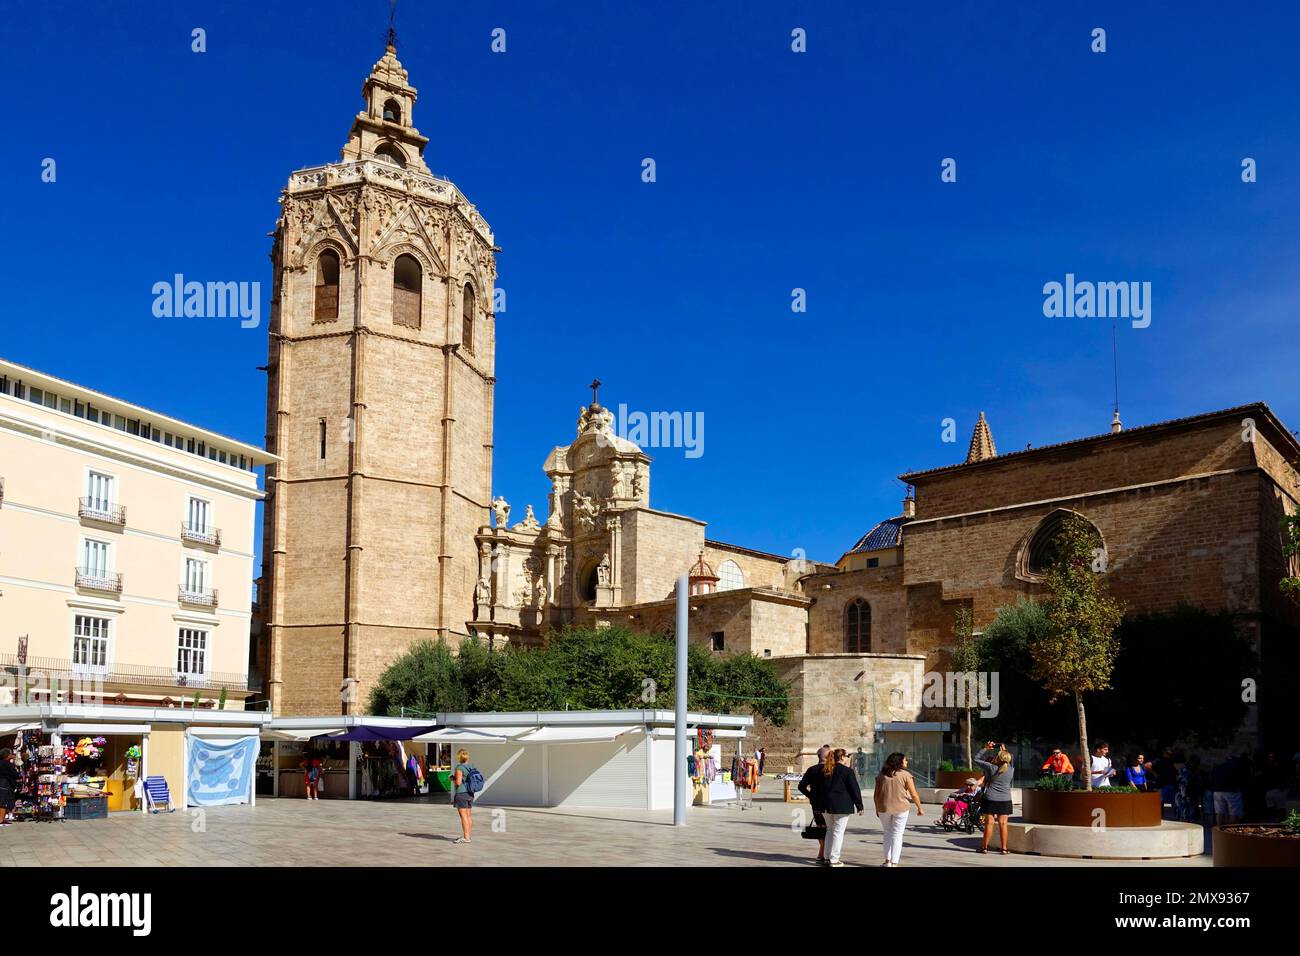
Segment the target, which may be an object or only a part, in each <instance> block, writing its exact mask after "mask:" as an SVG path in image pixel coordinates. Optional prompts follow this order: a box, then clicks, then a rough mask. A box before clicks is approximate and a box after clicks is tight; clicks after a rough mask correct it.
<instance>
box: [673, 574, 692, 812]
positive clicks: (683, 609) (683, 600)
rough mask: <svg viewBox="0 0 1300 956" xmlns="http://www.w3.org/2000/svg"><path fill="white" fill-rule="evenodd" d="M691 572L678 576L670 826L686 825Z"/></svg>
mask: <svg viewBox="0 0 1300 956" xmlns="http://www.w3.org/2000/svg"><path fill="white" fill-rule="evenodd" d="M689 587H690V575H689V574H683V575H682V576H681V577H680V578H678V579H677V675H676V677H675V678H674V680H673V688H674V690H675V691H676V693H677V707H676V711H675V713H674V715H673V759H674V760H676V761H677V763H676V766H675V767H674V768H673V826H675V827H684V826H686V640H687V633H688V631H689V628H690V619H689V616H688V612H689V610H690V607H689V604H688V600H687V595H686V592H687V590H688V589H689Z"/></svg>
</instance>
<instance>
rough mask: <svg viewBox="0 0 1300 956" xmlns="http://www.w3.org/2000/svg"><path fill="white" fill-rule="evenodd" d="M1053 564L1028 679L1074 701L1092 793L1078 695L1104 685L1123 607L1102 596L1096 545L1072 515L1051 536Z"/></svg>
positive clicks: (1084, 724) (1082, 522)
mask: <svg viewBox="0 0 1300 956" xmlns="http://www.w3.org/2000/svg"><path fill="white" fill-rule="evenodd" d="M1055 543H1056V560H1055V561H1053V563H1052V566H1051V568H1050V569H1048V572H1047V590H1048V597H1047V600H1046V601H1044V602H1043V609H1044V611H1045V612H1046V615H1047V630H1046V632H1045V633H1043V634H1040V635H1038V636H1037V637H1036V638H1035V639H1034V640H1033V641H1032V642H1031V643H1030V645H1029V656H1030V657H1031V658H1032V659H1033V668H1032V670H1031V671H1030V676H1031V677H1033V678H1034V679H1035V680H1037V681H1039V682H1040V683H1041V684H1042V685H1043V687H1044V688H1045V689H1046V690H1047V692H1048V694H1049V696H1050V697H1051V699H1052V700H1057V699H1058V698H1060V697H1064V696H1067V695H1073V696H1074V707H1075V713H1076V714H1077V715H1078V720H1079V753H1080V754H1081V755H1082V760H1083V762H1084V770H1083V774H1084V786H1085V789H1087V790H1091V789H1092V775H1091V774H1089V773H1088V772H1087V769H1086V768H1087V761H1088V754H1089V750H1088V717H1087V713H1086V712H1085V710H1084V706H1083V695H1084V694H1085V693H1088V692H1090V691H1099V690H1105V689H1106V688H1107V687H1109V686H1110V678H1111V671H1112V670H1113V669H1114V666H1115V657H1116V654H1117V653H1118V651H1119V642H1118V641H1117V640H1116V637H1115V629H1116V628H1117V627H1118V626H1119V622H1120V620H1121V619H1122V618H1123V616H1124V607H1123V605H1121V604H1120V603H1119V602H1117V601H1114V600H1112V599H1111V598H1110V597H1109V596H1108V595H1107V593H1106V587H1105V582H1104V581H1103V580H1102V578H1101V576H1100V575H1098V574H1097V573H1096V572H1095V571H1093V569H1092V565H1093V559H1094V552H1095V549H1096V548H1097V546H1098V545H1099V544H1100V540H1099V538H1098V536H1097V532H1096V531H1095V530H1094V529H1093V527H1092V525H1090V524H1088V522H1087V521H1085V520H1083V519H1082V518H1080V517H1078V516H1077V515H1073V516H1071V517H1069V518H1067V519H1066V520H1065V521H1064V522H1063V523H1062V525H1061V530H1060V531H1059V532H1058V533H1057V535H1056V540H1055Z"/></svg>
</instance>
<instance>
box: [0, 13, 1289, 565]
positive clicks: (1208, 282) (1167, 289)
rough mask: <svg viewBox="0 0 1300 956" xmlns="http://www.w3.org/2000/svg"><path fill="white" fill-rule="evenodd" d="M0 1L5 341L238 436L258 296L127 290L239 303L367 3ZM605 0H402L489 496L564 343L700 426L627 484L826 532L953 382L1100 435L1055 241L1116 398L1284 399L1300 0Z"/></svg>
mask: <svg viewBox="0 0 1300 956" xmlns="http://www.w3.org/2000/svg"><path fill="white" fill-rule="evenodd" d="M2 6H3V9H2V10H0V31H2V32H0V64H2V65H0V70H2V71H3V73H4V79H5V88H6V89H7V90H8V91H9V96H8V107H7V110H6V119H5V131H6V135H5V140H6V148H5V149H4V150H2V151H0V175H2V180H0V181H3V184H4V193H3V197H4V202H3V206H2V207H0V208H2V209H3V213H4V228H3V229H0V270H2V271H0V281H2V283H3V286H2V292H3V295H2V296H0V302H3V333H4V334H3V344H2V345H0V355H4V356H6V357H8V358H11V359H14V360H16V361H19V362H22V363H24V364H27V365H31V366H35V367H37V368H40V369H42V370H44V371H48V372H51V373H53V374H56V375H60V376H62V377H65V378H69V379H72V380H74V381H77V382H79V383H83V384H85V385H88V386H91V387H94V388H97V389H100V390H102V391H105V392H109V393H111V394H115V395H119V396H121V397H123V398H126V399H129V400H132V401H135V402H137V403H139V404H142V405H146V406H150V407H154V408H157V409H159V410H162V411H166V412H168V413H171V414H174V415H176V416H178V417H181V418H184V419H188V420H192V421H195V422H198V423H201V424H203V425H206V426H208V427H211V428H214V429H216V430H218V431H222V432H226V433H228V434H231V435H234V436H236V437H239V438H242V439H245V440H248V441H252V442H257V443H260V441H261V436H262V434H263V429H264V401H265V385H264V379H263V376H262V373H260V372H257V371H256V370H255V367H256V366H258V365H261V364H263V362H264V361H265V357H266V343H265V327H263V328H260V329H256V330H245V329H241V328H239V325H238V323H237V322H235V321H231V320H224V321H222V320H206V319H157V318H154V317H153V315H152V312H151V306H152V295H151V293H150V288H151V286H152V285H153V283H155V282H157V281H160V280H167V279H169V278H170V277H171V276H172V274H173V273H175V272H181V273H184V274H185V275H186V276H187V277H189V278H193V279H199V280H223V281H224V280H238V281H254V280H260V281H261V282H262V283H263V290H264V296H269V292H270V279H271V274H270V264H269V261H268V260H267V253H268V252H269V249H270V240H269V239H268V238H266V233H267V232H269V231H270V230H272V229H273V228H274V224H275V219H276V214H277V208H278V207H277V205H276V199H277V196H278V194H279V191H280V190H281V188H282V187H283V186H284V184H285V182H286V179H287V177H288V174H289V173H290V171H291V170H294V169H296V168H300V167H303V166H309V165H315V164H319V163H323V162H329V161H333V160H336V159H337V158H338V151H339V148H340V147H341V146H342V145H343V143H344V141H345V139H346V135H347V131H348V127H349V124H350V121H351V118H352V117H353V115H354V114H355V113H356V112H357V110H358V109H360V107H361V100H360V86H361V82H362V80H363V79H364V77H365V76H366V74H367V71H368V70H369V68H370V66H371V64H372V63H373V62H374V61H375V60H376V59H377V58H378V57H379V56H380V55H381V54H382V52H383V34H384V30H385V27H386V20H387V4H386V3H385V2H383V0H348V2H339V0H322V2H315V3H311V4H305V3H304V4H298V3H292V4H291V3H267V2H265V0H263V2H260V3H259V2H251V0H250V2H230V3H223V4H220V5H209V4H202V5H199V4H194V5H189V4H183V3H178V4H163V3H149V4H130V5H126V4H97V3H96V4H92V3H77V4H69V3H63V2H57V0H47V2H42V3H18V2H14V0H5V2H4V3H3V4H2ZM631 6H632V5H630V4H612V3H611V4H602V5H590V6H589V5H586V4H582V3H553V2H530V3H493V4H491V5H484V7H487V9H479V8H478V7H476V6H475V7H473V8H472V7H471V5H466V4H460V5H451V6H448V5H446V4H435V3H428V2H419V3H415V2H411V0H403V2H402V3H401V4H400V9H399V11H398V20H397V25H398V30H399V37H400V43H401V46H400V50H399V55H400V57H401V59H402V61H403V63H404V64H405V66H406V67H407V69H408V70H409V71H410V73H411V77H412V82H413V83H414V84H415V85H416V86H417V87H418V88H419V90H420V100H419V102H418V103H417V105H416V108H415V114H414V119H415V122H416V125H417V126H418V127H419V128H420V130H421V131H422V132H423V133H424V134H425V135H427V136H429V137H430V139H431V142H430V144H429V147H428V150H427V152H426V159H427V161H428V163H429V165H430V166H431V167H432V168H433V169H434V170H435V171H436V172H437V173H438V174H440V175H444V176H447V177H448V178H450V179H452V180H453V181H454V182H456V184H457V185H458V186H460V188H461V189H462V190H463V191H464V192H465V194H466V195H467V196H468V197H469V198H470V200H471V201H473V202H474V203H476V204H477V206H478V208H479V209H480V211H481V212H482V213H483V214H484V215H485V216H486V217H487V219H488V221H489V222H490V223H491V224H492V226H493V228H494V230H495V232H496V236H497V239H498V242H499V243H500V245H501V246H502V247H503V248H504V251H503V252H502V254H501V256H500V259H499V282H500V285H501V286H502V287H504V288H505V290H506V292H507V296H508V311H507V312H505V313H504V314H502V315H501V316H500V317H499V319H498V325H497V341H498V348H497V369H496V371H497V376H498V386H497V401H496V443H497V458H496V469H495V476H494V482H495V490H496V491H497V492H498V493H502V494H504V495H505V496H506V497H507V498H509V499H510V501H511V502H512V504H513V505H514V506H515V508H517V509H518V513H522V511H523V506H524V504H525V503H527V502H528V501H532V502H533V503H534V504H535V505H536V506H537V507H538V511H539V514H544V512H545V500H546V479H545V477H544V476H543V475H542V473H541V463H542V461H543V459H544V458H545V456H546V454H547V451H548V450H549V448H550V447H551V446H552V445H554V444H559V443H563V442H567V441H569V440H570V439H571V438H572V436H573V426H574V421H575V419H576V414H577V410H578V407H579V405H580V404H581V403H582V402H583V401H585V400H587V398H588V396H589V393H588V392H587V390H586V387H585V386H586V384H587V383H588V382H589V381H590V380H591V379H592V377H593V376H599V377H600V378H601V379H602V380H603V381H604V382H605V383H606V385H605V388H604V389H603V390H602V395H601V397H602V400H603V401H604V402H605V403H606V404H610V405H615V406H616V405H617V404H618V403H620V402H625V403H627V404H628V405H629V406H630V407H632V408H634V409H641V410H645V411H652V410H674V409H676V410H685V411H691V412H697V411H698V412H703V413H704V416H705V424H706V428H705V446H704V451H705V453H704V455H703V456H702V457H700V458H696V459H687V458H686V457H685V456H684V454H683V452H682V451H681V450H680V449H650V450H649V451H650V453H651V454H652V455H653V456H654V458H655V465H654V480H653V489H652V490H653V503H654V504H655V505H656V506H657V507H660V508H663V509H666V510H669V511H674V512H678V513H685V514H689V515H693V516H696V517H700V518H703V519H705V520H707V521H708V522H709V528H708V534H709V535H710V536H711V537H715V538H720V539H722V540H726V541H732V542H736V543H740V544H744V545H748V546H750V547H755V548H759V549H764V550H770V551H775V552H779V553H790V552H791V551H792V549H795V548H802V549H804V550H805V551H806V552H807V553H808V554H809V555H810V556H812V557H815V558H819V559H824V560H833V559H835V558H836V557H838V556H839V554H840V553H841V552H842V551H843V550H844V549H846V548H847V547H849V546H850V545H851V544H852V543H853V541H854V539H855V538H856V537H857V535H858V534H860V533H861V532H862V531H863V530H864V529H865V528H866V527H867V526H869V525H871V524H872V523H874V522H875V521H877V520H879V519H881V518H884V517H887V516H889V515H892V514H895V513H897V512H898V510H899V499H900V498H901V497H902V493H903V489H902V487H901V486H900V485H899V484H898V482H897V481H896V480H895V476H896V475H898V474H900V473H902V472H905V471H907V470H909V469H917V468H928V467H934V466H938V465H944V464H949V463H952V462H955V461H958V460H960V459H961V458H962V457H963V456H964V454H965V450H966V443H967V441H968V439H969V435H970V430H971V427H972V425H973V423H974V421H975V417H976V415H977V413H978V412H979V411H980V410H981V409H983V410H984V411H985V412H986V413H987V415H988V418H989V421H990V423H991V424H992V427H993V433H994V436H995V438H996V440H997V443H998V447H999V449H1000V450H1003V451H1009V450H1015V449H1020V448H1024V447H1025V445H1026V444H1027V443H1029V442H1032V443H1034V444H1035V445H1042V444H1046V443H1049V442H1053V441H1061V440H1067V439H1070V438H1076V437H1079V436H1082V435H1089V434H1096V433H1100V432H1104V431H1105V430H1106V429H1107V427H1108V424H1109V422H1110V413H1111V408H1110V406H1111V392H1112V385H1111V347H1110V345H1111V343H1110V323H1109V322H1108V321H1104V320H1099V319H1047V318H1045V317H1044V316H1043V313H1042V302H1043V296H1042V286H1043V284H1044V283H1045V282H1047V281H1051V280H1057V281H1060V280H1062V279H1063V278H1064V276H1065V273H1067V272H1073V273H1075V274H1076V275H1077V276H1079V277H1080V278H1081V279H1093V280H1107V281H1120V280H1133V281H1149V282H1151V283H1152V286H1153V291H1152V295H1153V309H1152V323H1151V326H1150V327H1149V328H1146V329H1133V328H1131V327H1130V326H1129V325H1128V324H1127V323H1120V325H1119V352H1120V400H1121V406H1122V411H1123V416H1124V420H1125V422H1126V423H1127V424H1129V425H1137V424H1143V423H1149V422H1154V421H1159V420H1163V419H1167V418H1171V417H1177V416H1182V415H1188V414H1193V413H1196V412H1201V411H1207V410H1211V409H1216V408H1222V407H1227V406H1231V405H1237V404H1241V403H1244V402H1248V401H1254V400H1259V399H1262V400H1264V401H1267V402H1268V403H1270V404H1271V405H1272V407H1273V408H1274V410H1275V411H1277V412H1278V413H1279V414H1280V415H1281V416H1282V418H1283V420H1284V421H1285V422H1287V424H1288V426H1289V427H1291V428H1300V396H1297V392H1296V382H1297V378H1298V376H1297V369H1300V344H1298V343H1300V334H1298V331H1300V309H1298V308H1297V306H1298V304H1300V268H1298V263H1300V229H1297V210H1298V209H1300V165H1298V164H1297V161H1296V159H1297V156H1300V149H1298V148H1297V147H1298V146H1300V124H1298V123H1297V121H1296V108H1295V97H1296V90H1297V89H1300V56H1297V55H1296V40H1295V37H1296V36H1297V34H1298V33H1300V14H1297V12H1296V9H1295V5H1294V4H1291V3H1286V4H1283V3H1276V4H1271V5H1270V4H1250V5H1248V6H1244V7H1243V6H1241V5H1234V4H1222V3H1184V4H1177V5H1173V4H1132V3H1087V4H1084V3H1050V4H1045V3H1040V2H1032V3H1029V2H1025V3H998V4H986V3H981V4H973V3H963V4H954V5H953V7H954V9H951V10H940V9H935V8H934V6H933V5H926V7H925V8H924V9H913V7H915V6H916V5H912V4H908V5H896V4H863V3H851V4H850V3H817V4H794V3H790V4H776V3H737V2H726V3H719V2H709V3H693V4H685V3H682V4H655V5H653V6H654V7H655V9H654V11H649V10H645V11H634V10H631V9H628V8H630V7H631ZM801 7H809V8H814V9H811V10H806V9H801ZM1139 7H1140V8H1141V9H1136V8H1139ZM210 8H215V9H210ZM1148 8H1149V9H1148ZM1175 11H1176V12H1175ZM196 26H197V27H203V28H205V29H206V30H207V42H208V52H207V53H204V54H201V55H199V54H194V53H191V52H190V30H191V29H192V28H193V27H196ZM498 26H499V27H503V28H504V29H505V30H506V31H507V34H506V36H507V52H506V53H505V54H504V55H494V54H493V53H491V51H490V49H489V44H490V39H491V38H490V32H491V30H492V29H493V28H494V27H498ZM1097 26H1100V27H1104V28H1105V29H1106V30H1107V47H1108V51H1107V52H1106V53H1105V54H1094V53H1092V52H1090V49H1089V47H1090V42H1091V38H1090V32H1091V30H1092V28H1094V27H1097ZM794 27H803V28H805V29H806V30H807V35H808V52H807V53H806V54H802V55H799V54H795V53H792V52H791V50H790V31H791V29H792V28H794ZM45 157H53V158H54V159H55V160H56V161H57V163H58V167H57V169H58V180H57V182H56V183H54V184H44V183H42V182H41V181H40V172H41V161H42V159H44V158H45ZM644 157H653V158H654V159H655V160H656V162H657V167H658V168H657V173H658V181H657V182H656V183H653V184H646V183H643V182H642V181H641V176H640V173H641V161H642V159H643V158H644ZM945 157H953V158H955V159H956V160H957V164H958V166H957V173H958V177H957V182H956V183H955V184H944V183H941V182H940V175H939V173H940V162H941V160H942V159H943V158H945ZM1243 157H1254V158H1255V159H1256V160H1257V161H1258V175H1259V181H1258V182H1257V183H1255V184H1253V185H1246V184H1243V183H1242V182H1241V177H1240V170H1241V161H1242V159H1243ZM796 287H800V288H804V289H806V290H807V296H808V310H807V312H806V313H804V314H795V313H792V311H791V309H790V296H791V290H792V289H793V288H796ZM947 417H951V418H954V419H956V421H957V423H958V436H957V443H956V444H944V443H943V442H942V441H941V440H940V439H941V422H942V420H943V419H944V418H947Z"/></svg>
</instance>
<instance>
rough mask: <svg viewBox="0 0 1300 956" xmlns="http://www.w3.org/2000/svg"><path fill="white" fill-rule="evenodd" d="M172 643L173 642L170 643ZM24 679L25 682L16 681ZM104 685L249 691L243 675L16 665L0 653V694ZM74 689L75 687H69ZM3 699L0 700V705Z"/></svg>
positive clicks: (48, 662)
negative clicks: (55, 685) (73, 684)
mask: <svg viewBox="0 0 1300 956" xmlns="http://www.w3.org/2000/svg"><path fill="white" fill-rule="evenodd" d="M173 643H174V641H173ZM20 675H22V676H23V677H25V683H24V681H22V680H19V679H17V678H18V677H19V676H20ZM55 680H57V681H58V682H59V683H60V684H63V685H66V684H67V683H68V682H70V681H72V682H81V683H82V684H83V685H84V684H85V683H100V682H102V683H104V684H143V685H149V686H154V687H172V688H182V689H188V690H191V691H193V690H202V689H207V688H212V689H219V688H222V687H225V688H228V689H230V690H249V689H250V688H249V685H248V676H247V675H246V674H238V673H229V672H224V671H208V672H207V673H204V674H181V673H179V672H178V671H177V670H176V668H175V667H174V666H172V667H149V666H145V665H141V664H113V663H110V664H108V665H106V666H103V667H92V666H89V665H86V664H77V663H74V662H73V661H71V660H68V659H67V658H57V657H28V658H27V662H26V663H25V664H20V663H19V659H18V656H17V655H16V654H0V693H3V691H4V689H6V688H10V689H12V688H17V689H18V691H19V693H21V692H22V691H23V689H24V687H27V688H31V689H33V690H48V689H50V687H51V686H52V684H53V682H54V681H55ZM71 689H72V690H76V688H75V687H73V688H71ZM3 701H4V698H3V697H0V704H3Z"/></svg>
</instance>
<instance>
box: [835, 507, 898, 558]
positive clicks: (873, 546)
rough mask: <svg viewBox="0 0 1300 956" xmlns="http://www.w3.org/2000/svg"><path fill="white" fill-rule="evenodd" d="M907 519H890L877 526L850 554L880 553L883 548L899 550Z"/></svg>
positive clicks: (863, 537)
mask: <svg viewBox="0 0 1300 956" xmlns="http://www.w3.org/2000/svg"><path fill="white" fill-rule="evenodd" d="M906 522H907V519H906V518H904V517H903V516H902V515H899V516H898V517H897V518H888V519H886V520H884V521H882V522H880V524H878V525H876V526H875V527H874V528H872V529H871V530H870V531H868V532H867V533H866V534H864V535H863V536H862V537H861V538H859V539H858V543H857V544H855V545H854V546H853V547H851V548H849V550H848V553H849V554H861V553H862V552H863V551H879V550H880V549H881V548H897V547H899V546H900V545H901V544H902V543H903V525H904V524H905V523H906Z"/></svg>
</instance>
